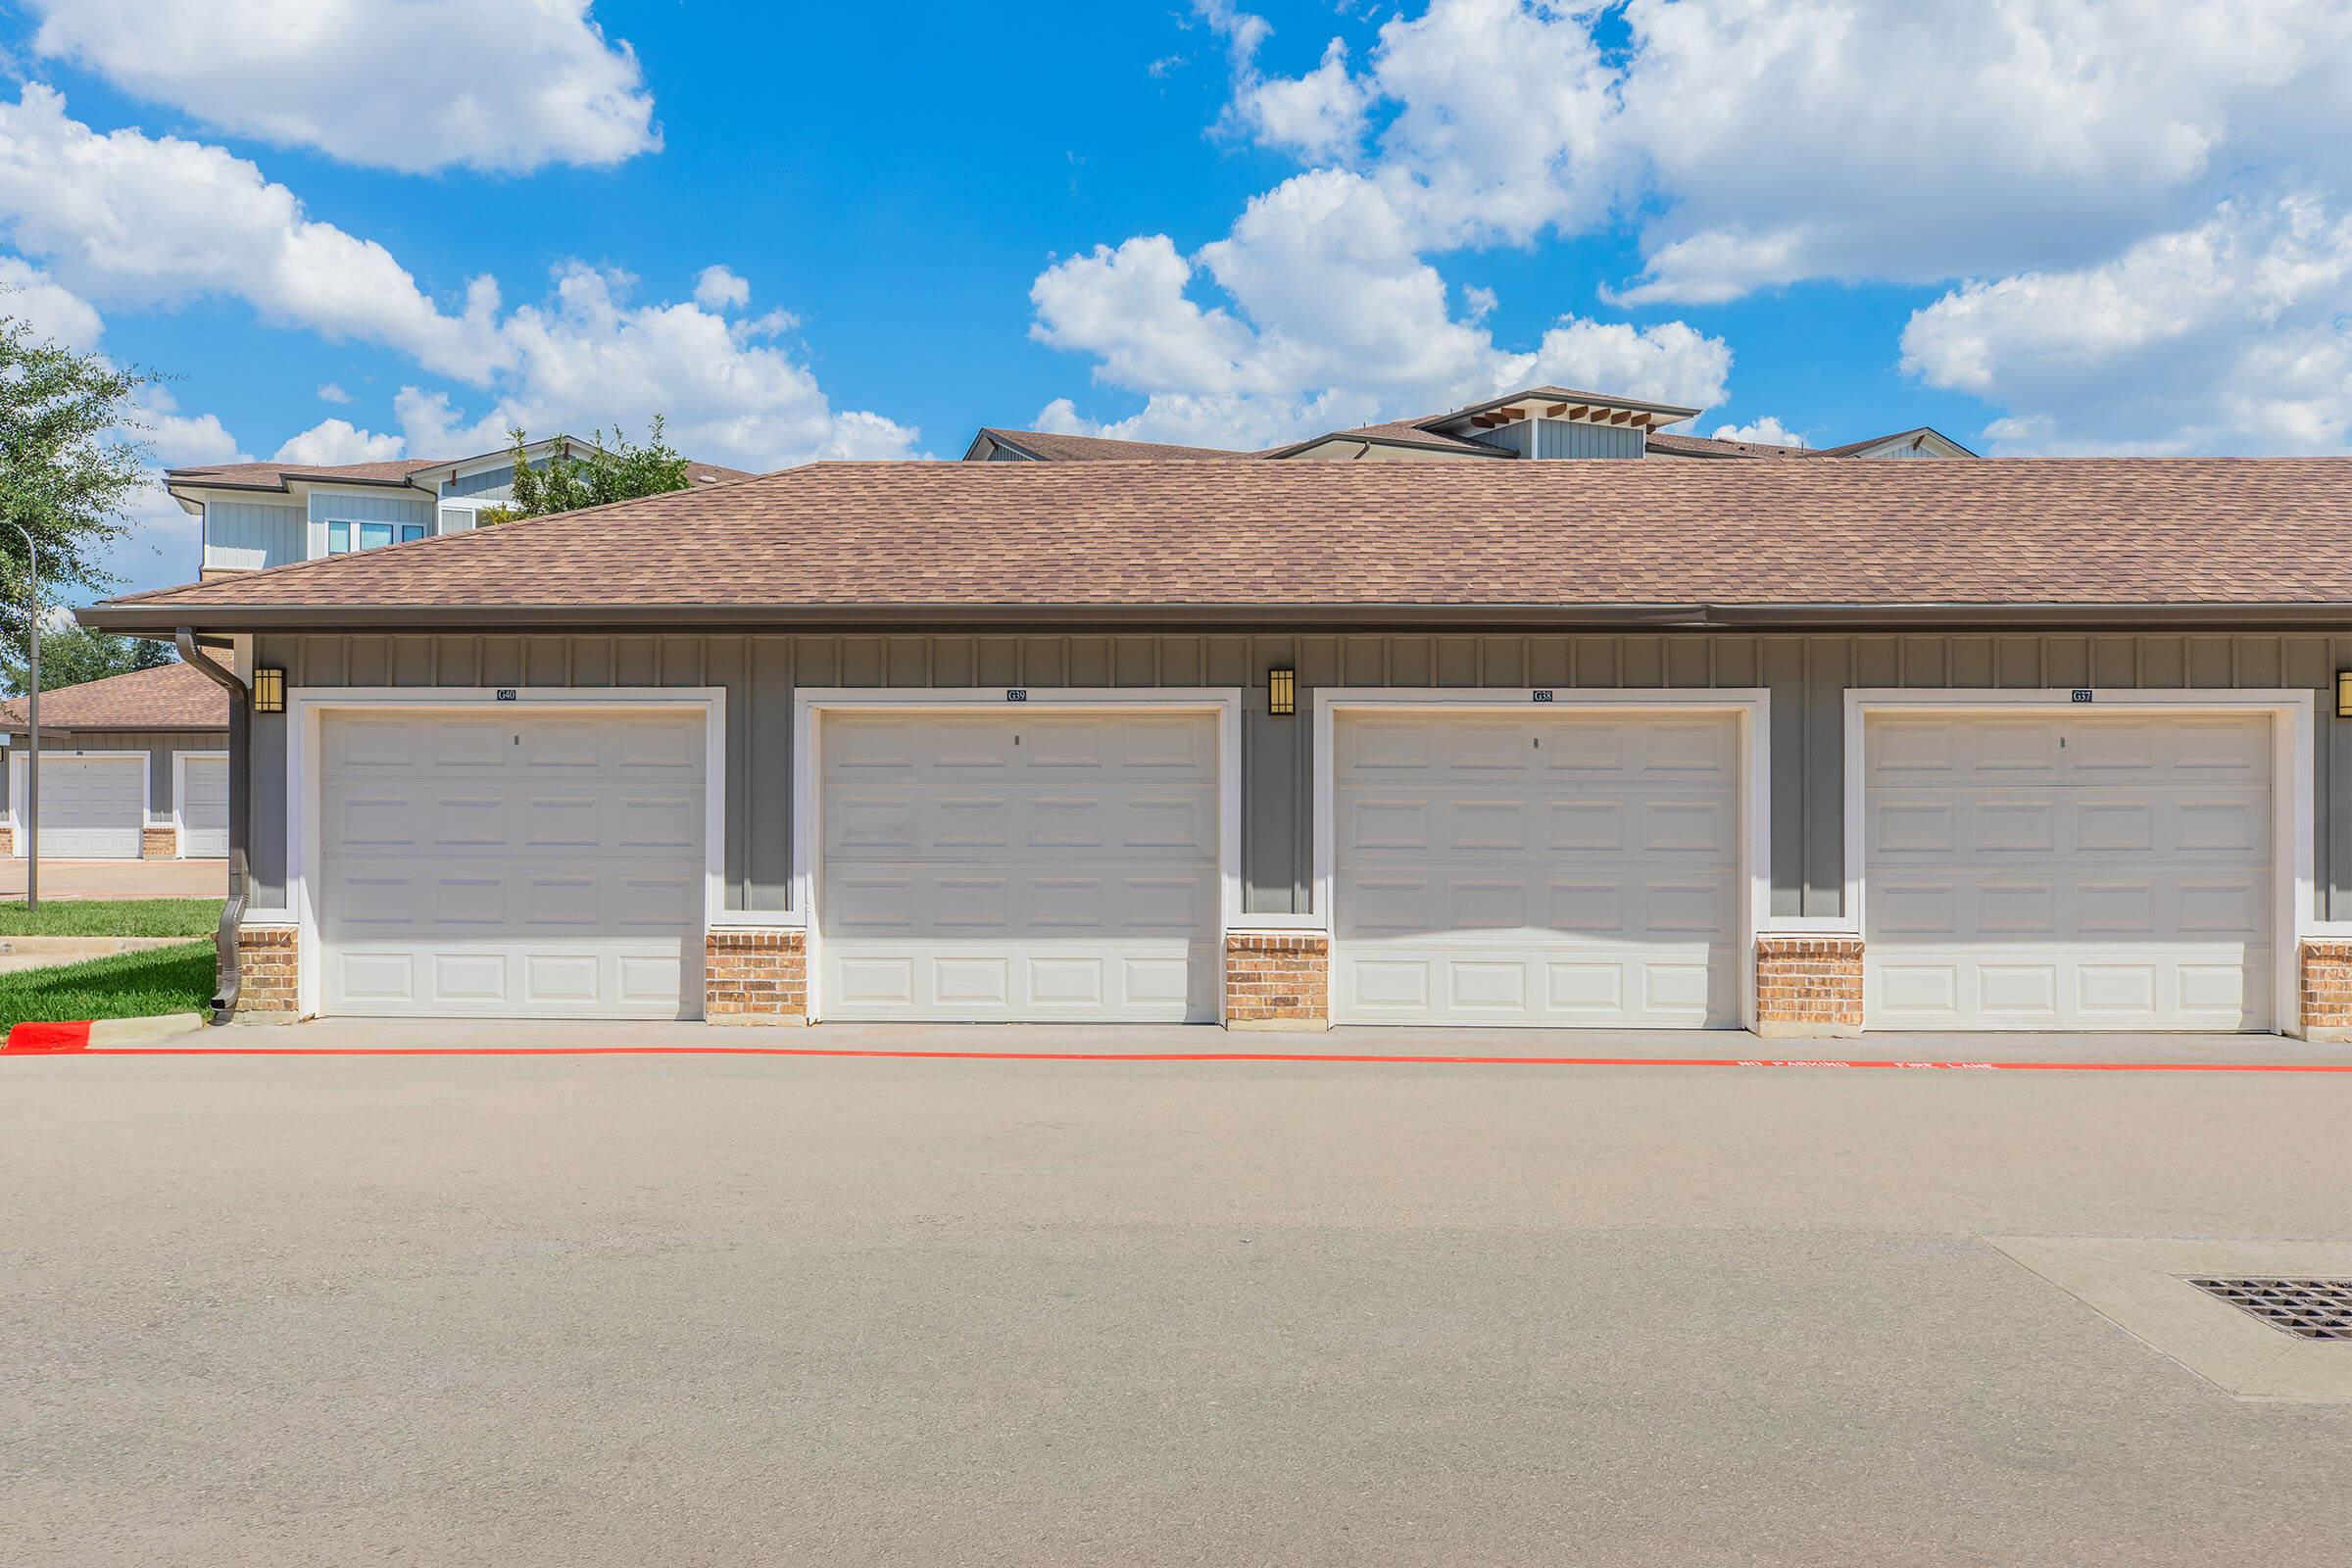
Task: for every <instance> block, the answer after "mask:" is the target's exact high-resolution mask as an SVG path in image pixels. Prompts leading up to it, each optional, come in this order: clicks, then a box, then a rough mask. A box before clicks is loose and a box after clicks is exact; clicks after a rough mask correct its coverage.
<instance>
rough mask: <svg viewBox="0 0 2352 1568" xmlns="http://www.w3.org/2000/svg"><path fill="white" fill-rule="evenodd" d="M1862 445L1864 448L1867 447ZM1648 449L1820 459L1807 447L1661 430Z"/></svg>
mask: <svg viewBox="0 0 2352 1568" xmlns="http://www.w3.org/2000/svg"><path fill="white" fill-rule="evenodd" d="M1882 439H1883V438H1882ZM1863 444H1864V445H1865V446H1867V445H1870V444H1871V443H1869V442H1865V443H1863ZM1649 449H1650V450H1651V451H1652V452H1665V453H1671V454H1674V455H1677V456H1681V457H1689V458H1810V457H1818V456H1819V455H1820V454H1818V453H1816V452H1815V451H1814V450H1813V449H1812V448H1810V447H1783V446H1775V445H1773V444H1772V443H1771V442H1769V441H1726V440H1724V439H1723V438H1722V437H1720V436H1712V435H1676V434H1674V433H1672V432H1671V431H1661V430H1652V431H1650V432H1649Z"/></svg>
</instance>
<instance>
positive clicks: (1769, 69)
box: [1570, 0, 2352, 302]
mask: <svg viewBox="0 0 2352 1568" xmlns="http://www.w3.org/2000/svg"><path fill="white" fill-rule="evenodd" d="M1626 17H1627V22H1628V24H1629V25H1631V26H1632V28H1633V30H1634V33H1635V36H1636V47H1635V50H1634V53H1633V55H1632V57H1631V60H1630V62H1629V64H1628V65H1627V66H1626V67H1625V68H1624V71H1623V73H1622V83H1621V88H1620V93H1621V102H1622V109H1621V111H1620V112H1619V114H1618V115H1617V116H1616V117H1614V120H1613V133H1614V134H1615V135H1617V136H1619V137H1621V138H1622V139H1623V142H1624V144H1625V153H1626V156H1627V157H1629V158H1632V159H1638V160H1639V162H1640V164H1641V166H1642V170H1643V178H1644V182H1645V185H1646V187H1647V188H1648V189H1649V190H1651V191H1652V192H1654V193H1655V194H1656V195H1657V196H1658V197H1660V198H1662V199H1663V200H1664V201H1666V202H1667V203H1668V204H1669V207H1668V210H1667V211H1666V212H1665V214H1664V215H1663V216H1662V217H1660V218H1658V219H1656V220H1655V221H1651V222H1649V223H1648V224H1647V225H1646V227H1645V231H1644V236H1643V243H1644V249H1645V250H1646V251H1647V252H1648V254H1649V268H1648V273H1647V277H1646V280H1645V281H1644V282H1643V283H1642V285H1641V286H1639V287H1637V288H1636V289H1634V290H1631V291H1629V293H1628V294H1627V296H1626V297H1627V298H1628V299H1637V300H1645V301H1691V302H1699V301H1708V300H1716V299H1728V298H1733V297H1736V296H1737V295H1739V294H1740V293H1743V292H1745V291H1746V290H1748V289H1750V288H1755V287H1765V286H1771V285H1774V284H1779V283H1785V282H1789V281H1793V280H1796V279H1799V278H1807V277H1839V278H1865V277H1869V278H1888V279H1895V280H1906V281H1936V280H1939V279H1942V278H1946V277H1951V276H1954V275H1970V274H1976V275H1985V274H1988V273H1993V272H2001V271H2009V270H2020V269H2023V268H2028V267H2034V266H2049V265H2062V266H2068V265H2081V264H2083V263H2086V262H2089V261H2092V260H2095V259H2098V258H2100V257H2101V256H2104V255H2106V254H2110V253H2112V251H2113V250H2114V249H2115V248H2116V247H2117V246H2118V245H2121V244H2125V243H2129V242H2130V241H2131V239H2133V238H2135V237H2137V236H2139V235H2142V234H2145V233H2147V232H2150V231H2151V230H2152V229H2157V228H2161V227H2165V226H2169V225H2171V224H2173V223H2176V222H2179V221H2186V220H2188V219H2189V218H2191V217H2192V216H2193V215H2194V214H2195V213H2196V212H2198V211H2200V210H2202V209H2204V208H2207V207H2209V206H2210V205H2211V203H2212V201H2213V200H2214V199H2215V196H2216V195H2217V194H2218V192H2217V189H2216V182H2217V181H2219V180H2223V179H2226V178H2227V177H2229V175H2230V174H2231V173H2232V172H2235V171H2237V170H2239V169H2242V168H2243V167H2245V166H2247V165H2249V164H2255V163H2261V162H2266V161H2271V160H2276V159H2280V158H2286V159H2289V160H2293V161H2297V162H2303V161H2309V162H2312V163H2314V165H2315V166H2322V165H2324V166H2327V167H2330V168H2332V170H2333V172H2337V173H2339V174H2340V173H2341V172H2344V167H2343V161H2342V154H2341V153H2340V152H2339V151H2337V150H2336V149H2337V148H2338V147H2340V145H2341V144H2342V140H2343V132H2344V131H2345V130H2346V129H2347V128H2352V100H2347V98H2346V95H2345V94H2344V93H2343V91H2342V88H2341V83H2342V81H2343V79H2344V74H2345V73H2346V71H2347V70H2352V12H2347V11H2346V9H2345V8H2344V7H2342V6H2341V5H2337V4H2332V3H2329V0H2103V3H2101V4H2098V5H2083V4H2081V3H2080V0H2005V3H2002V4H1998V5H1989V6H1988V5H1985V4H1983V3H1981V0H1913V3H1909V4H1904V5H1900V6H1893V5H1889V6H1884V7H1871V6H1856V5H1854V4H1852V3H1850V0H1723V3H1718V4H1711V5H1673V4H1667V3H1664V0H1633V3H1632V4H1630V5H1629V6H1628V7H1627V12H1626ZM1570 25H1573V24H1570Z"/></svg>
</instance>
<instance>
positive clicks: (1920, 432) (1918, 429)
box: [1808, 424, 1975, 458]
mask: <svg viewBox="0 0 2352 1568" xmlns="http://www.w3.org/2000/svg"><path fill="white" fill-rule="evenodd" d="M1924 435H1933V436H1938V437H1941V439H1943V440H1946V441H1951V440H1952V438H1951V437H1950V436H1948V435H1944V434H1943V432H1942V431H1940V430H1937V429H1935V428H1933V427H1932V426H1929V425H1925V424H1915V425H1913V426H1912V427H1911V428H1910V429H1908V430H1889V431H1887V433H1886V434H1885V435H1874V436H1870V437H1867V438H1866V439H1864V440H1860V441H1848V442H1846V443H1845V444H1844V445H1842V446H1835V447H1815V448H1813V449H1812V450H1811V452H1810V453H1809V454H1808V455H1809V456H1812V457H1816V458H1850V457H1852V456H1853V455H1854V454H1855V453H1857V452H1867V451H1868V450H1870V449H1871V448H1872V447H1876V446H1884V445H1886V444H1887V442H1889V441H1894V440H1898V439H1900V438H1901V437H1903V436H1912V437H1915V438H1916V437H1919V436H1924ZM1952 445H1954V446H1956V447H1957V446H1960V443H1959V442H1957V441H1952ZM1960 450H1961V451H1963V452H1966V451H1968V449H1967V448H1966V447H1961V448H1960ZM1970 455H1971V456H1972V457H1973V456H1974V455H1975V454H1973V453H1971V454H1970Z"/></svg>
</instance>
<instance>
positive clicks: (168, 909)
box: [0, 899, 222, 937]
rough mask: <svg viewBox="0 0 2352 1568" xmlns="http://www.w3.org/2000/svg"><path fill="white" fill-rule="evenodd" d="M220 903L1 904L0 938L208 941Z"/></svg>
mask: <svg viewBox="0 0 2352 1568" xmlns="http://www.w3.org/2000/svg"><path fill="white" fill-rule="evenodd" d="M221 902H222V901H221V900H220V899H43V900H42V901H41V907H39V908H38V909H36V910H34V911H32V912H31V913H29V914H28V913H26V912H25V904H24V901H23V900H21V899H20V900H17V901H16V902H14V903H10V904H0V937H209V936H211V935H212V934H213V932H214V931H215V930H216V929H218V928H219V926H220V924H221Z"/></svg>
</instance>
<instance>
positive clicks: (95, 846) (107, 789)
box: [9, 752, 147, 860]
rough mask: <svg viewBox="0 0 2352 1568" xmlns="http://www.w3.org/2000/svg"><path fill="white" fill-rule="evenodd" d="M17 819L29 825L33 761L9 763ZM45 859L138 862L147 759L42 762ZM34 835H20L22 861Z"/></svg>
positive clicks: (130, 755) (137, 755)
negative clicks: (27, 801) (27, 802)
mask: <svg viewBox="0 0 2352 1568" xmlns="http://www.w3.org/2000/svg"><path fill="white" fill-rule="evenodd" d="M9 765H10V768H11V779H10V783H11V787H12V788H13V789H14V790H15V791H16V795H15V797H14V799H15V800H16V802H17V808H16V809H17V816H18V820H19V822H20V823H22V822H23V821H24V820H25V804H24V803H25V771H26V769H27V768H29V767H30V765H31V762H30V759H29V758H25V759H24V760H22V761H19V762H12V763H10V764H9ZM40 783H41V820H40V831H41V854H42V856H43V857H44V858H56V859H61V860H135V859H137V858H139V854H140V850H141V847H142V833H143V830H144V829H145V827H146V825H147V755H146V754H145V753H144V752H124V753H120V754H115V755H110V756H101V757H60V756H54V755H52V756H46V757H43V758H42V759H41V780H40ZM28 842H29V835H27V834H25V833H22V832H21V833H19V834H18V835H17V840H16V846H15V849H14V851H13V853H14V854H16V855H17V856H19V857H22V856H23V855H24V854H25V850H26V847H27V844H28Z"/></svg>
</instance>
